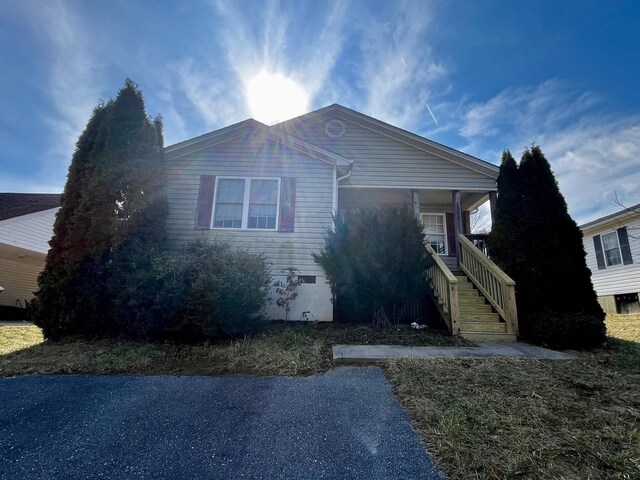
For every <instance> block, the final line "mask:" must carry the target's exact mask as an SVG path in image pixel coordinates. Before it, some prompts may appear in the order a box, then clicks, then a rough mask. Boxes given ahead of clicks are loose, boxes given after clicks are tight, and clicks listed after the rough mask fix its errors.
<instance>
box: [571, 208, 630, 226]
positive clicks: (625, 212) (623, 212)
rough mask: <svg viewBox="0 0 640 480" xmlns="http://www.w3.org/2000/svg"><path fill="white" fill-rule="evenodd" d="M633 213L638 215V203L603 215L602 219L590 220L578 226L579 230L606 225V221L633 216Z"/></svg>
mask: <svg viewBox="0 0 640 480" xmlns="http://www.w3.org/2000/svg"><path fill="white" fill-rule="evenodd" d="M634 213H635V214H640V203H638V204H637V205H632V206H631V207H626V208H623V209H622V210H620V211H618V212H615V213H612V214H610V215H605V216H604V217H600V218H596V219H595V220H591V221H590V222H587V223H583V224H582V225H580V229H582V230H584V229H585V228H590V227H594V226H596V225H600V224H603V223H606V222H607V221H609V220H613V219H614V218H617V217H622V216H627V215H633V214H634Z"/></svg>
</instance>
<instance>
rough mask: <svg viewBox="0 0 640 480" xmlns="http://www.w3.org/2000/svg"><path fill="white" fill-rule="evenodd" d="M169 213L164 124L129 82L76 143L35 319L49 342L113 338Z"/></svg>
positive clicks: (97, 113)
mask: <svg viewBox="0 0 640 480" xmlns="http://www.w3.org/2000/svg"><path fill="white" fill-rule="evenodd" d="M165 213H166V195H165V175H164V160H163V156H162V124H161V121H160V119H156V120H152V119H150V118H149V117H148V116H147V114H146V112H145V108H144V101H143V98H142V93H141V92H140V90H139V89H138V87H137V85H136V84H135V83H134V82H132V81H131V80H127V81H126V82H125V85H124V87H123V88H122V89H121V90H120V92H119V93H118V96H117V98H116V99H115V100H113V101H109V102H108V103H106V104H101V105H99V106H98V107H97V108H96V110H95V111H94V115H93V117H92V118H91V120H90V121H89V123H88V125H87V128H86V130H85V132H84V133H83V134H82V136H81V137H80V140H79V141H78V144H77V148H76V152H75V154H74V157H73V159H72V165H71V167H70V169H69V175H68V178H67V185H66V186H65V193H64V195H63V200H62V208H61V210H60V213H59V215H58V217H57V218H56V224H55V227H54V232H55V236H54V238H53V239H52V243H51V246H52V248H51V250H50V252H49V255H48V256H47V264H46V267H45V271H44V272H43V274H42V275H41V276H40V278H39V291H38V293H37V294H36V298H35V301H34V304H33V306H34V308H33V309H32V315H33V317H34V320H35V321H36V323H37V324H38V325H40V326H42V327H43V330H44V333H45V336H46V337H48V338H60V337H61V336H65V335H69V334H76V333H81V334H88V335H114V334H119V333H120V330H121V328H122V327H121V321H120V320H121V312H120V309H118V308H115V306H116V304H117V298H118V295H120V292H121V290H122V289H123V286H124V285H125V279H126V275H127V274H129V273H131V269H132V266H141V265H143V264H146V263H148V257H149V255H151V254H153V253H154V252H155V251H157V249H158V248H160V246H161V244H162V240H163V238H164V235H163V229H164V219H165Z"/></svg>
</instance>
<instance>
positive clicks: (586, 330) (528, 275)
mask: <svg viewBox="0 0 640 480" xmlns="http://www.w3.org/2000/svg"><path fill="white" fill-rule="evenodd" d="M518 185H519V192H520V195H521V197H520V199H519V201H520V202H521V204H520V214H519V216H518V217H517V218H516V219H515V221H514V228H515V231H516V232H517V237H518V238H517V243H516V244H514V245H513V248H514V249H515V250H516V251H517V252H518V253H517V255H518V256H519V260H518V262H517V263H516V265H515V268H514V270H513V272H509V271H507V273H510V274H513V275H514V277H515V278H514V280H515V281H516V284H517V287H516V292H517V293H516V299H517V302H518V314H519V315H518V316H519V323H520V332H521V335H522V337H523V338H524V339H528V340H531V341H534V342H537V343H546V344H548V345H551V346H560V347H574V348H579V347H591V346H595V345H598V344H600V343H602V341H603V340H604V335H605V327H604V313H603V311H602V309H601V308H600V305H599V304H598V301H597V297H596V294H595V292H594V290H593V285H592V283H591V272H590V271H589V269H588V268H587V266H586V261H585V257H586V254H585V251H584V246H583V244H582V233H581V231H580V229H579V228H578V225H577V224H576V222H575V221H574V220H573V219H572V218H571V216H570V215H569V212H568V209H567V203H566V201H565V199H564V197H563V195H562V193H560V189H559V187H558V183H557V181H556V179H555V176H554V175H553V172H552V171H551V166H550V165H549V162H548V161H547V159H546V158H545V156H544V154H543V153H542V150H541V149H540V147H538V146H534V147H532V148H531V149H530V150H529V149H527V150H525V152H524V153H523V155H522V159H521V160H520V166H519V169H518Z"/></svg>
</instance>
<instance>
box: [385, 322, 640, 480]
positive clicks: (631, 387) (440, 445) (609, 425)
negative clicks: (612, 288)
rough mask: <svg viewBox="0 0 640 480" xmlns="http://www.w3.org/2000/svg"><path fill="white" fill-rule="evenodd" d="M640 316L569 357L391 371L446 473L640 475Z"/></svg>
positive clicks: (408, 363) (402, 366)
mask: <svg viewBox="0 0 640 480" xmlns="http://www.w3.org/2000/svg"><path fill="white" fill-rule="evenodd" d="M639 326H640V318H637V317H636V318H633V317H629V316H610V317H608V318H607V327H608V332H609V338H608V341H607V345H605V346H604V347H602V348H599V349H596V350H593V351H589V352H571V353H573V354H575V355H576V356H577V359H576V360H572V361H550V360H518V359H490V360H463V359H455V360H453V359H441V360H419V361H418V360H398V361H392V362H388V363H387V366H386V372H387V377H388V378H389V379H390V381H391V382H392V384H393V385H394V387H395V389H396V393H397V396H398V397H399V399H400V400H401V402H402V403H403V404H404V406H405V407H406V408H407V409H408V410H409V411H410V412H411V415H412V418H413V421H414V423H415V426H416V427H417V429H418V430H419V431H420V433H421V435H422V438H423V441H424V443H425V445H426V447H427V449H428V450H429V451H430V452H431V453H432V454H433V455H434V457H435V458H436V461H437V463H438V465H439V467H440V468H441V469H442V471H443V472H444V473H445V474H446V475H447V476H449V477H450V478H454V479H457V478H460V479H462V478H465V479H466V478H491V479H506V478H535V479H547V478H549V479H551V478H576V479H577V478H581V479H582V478H593V479H600V478H640V343H639V342H640V328H639Z"/></svg>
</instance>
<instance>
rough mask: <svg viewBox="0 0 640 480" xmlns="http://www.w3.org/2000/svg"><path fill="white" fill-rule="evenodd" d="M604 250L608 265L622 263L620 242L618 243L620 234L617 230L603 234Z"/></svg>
mask: <svg viewBox="0 0 640 480" xmlns="http://www.w3.org/2000/svg"><path fill="white" fill-rule="evenodd" d="M601 238H602V251H603V252H604V259H605V262H606V263H607V267H613V266H614V265H620V264H621V263H622V254H621V253H620V244H619V243H618V235H617V234H616V232H611V233H607V234H604V235H602V236H601Z"/></svg>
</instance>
